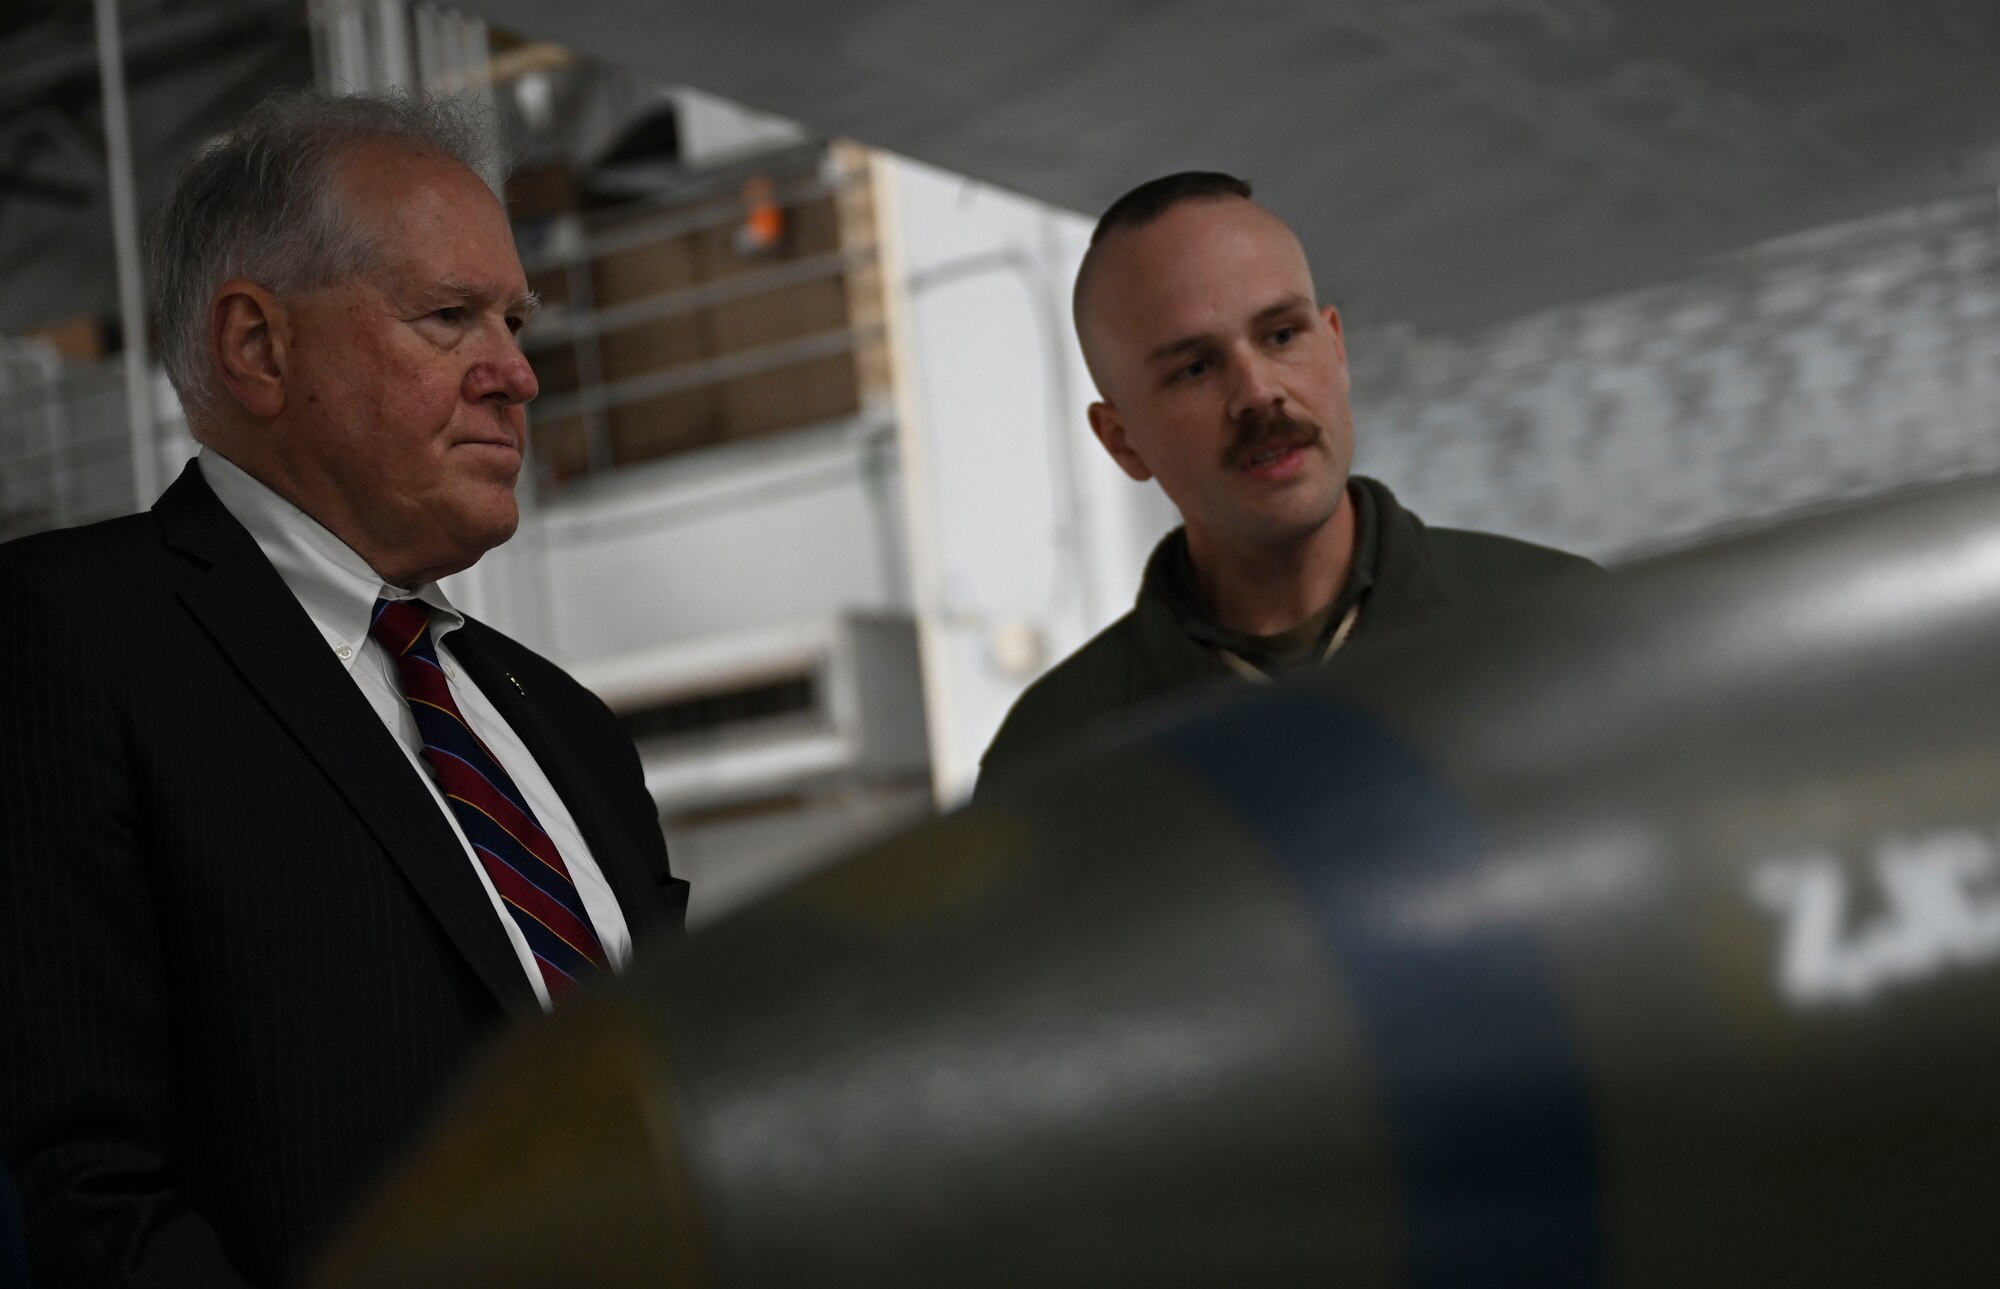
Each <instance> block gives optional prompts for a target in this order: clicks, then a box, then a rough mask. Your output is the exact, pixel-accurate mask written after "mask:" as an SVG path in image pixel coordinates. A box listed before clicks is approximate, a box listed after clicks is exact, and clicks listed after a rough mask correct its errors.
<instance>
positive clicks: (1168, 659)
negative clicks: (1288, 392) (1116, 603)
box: [1126, 475, 1445, 702]
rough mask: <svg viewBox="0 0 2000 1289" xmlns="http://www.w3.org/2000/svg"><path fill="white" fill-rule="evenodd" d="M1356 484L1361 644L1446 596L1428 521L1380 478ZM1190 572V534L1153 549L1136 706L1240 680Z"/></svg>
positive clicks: (1357, 633)
mask: <svg viewBox="0 0 2000 1289" xmlns="http://www.w3.org/2000/svg"><path fill="white" fill-rule="evenodd" d="M1349 486H1350V487H1351V488H1353V489H1354V490H1355V493H1356V497H1355V502H1356V518H1357V519H1359V520H1361V521H1362V522H1363V523H1364V524H1365V525H1366V526H1367V529H1366V531H1363V532H1360V533H1358V534H1357V539H1356V555H1357V558H1356V561H1355V569H1356V571H1357V572H1359V573H1360V574H1361V575H1362V576H1363V577H1365V578H1366V580H1367V585H1366V586H1365V587H1356V588H1353V589H1356V590H1358V591H1359V592H1360V593H1361V594H1363V595H1364V596H1365V599H1364V600H1363V604H1362V610H1361V614H1360V617H1359V618H1358V619H1357V621H1356V623H1355V627H1354V635H1353V638H1354V639H1371V638H1374V637H1377V636H1382V635H1388V634H1392V633H1393V632H1395V631H1397V630H1400V629H1401V628H1403V627H1405V626H1408V625H1410V624H1411V623H1413V622H1416V621H1420V620H1422V619H1423V618H1425V617H1428V616H1429V615H1430V614H1432V613H1434V612H1436V611H1437V610H1438V609H1440V608H1442V607H1443V606H1444V604H1445V598H1444V593H1443V590H1442V588H1441V587H1440V586H1439V584H1438V578H1437V572H1436V569H1435V568H1434V567H1433V565H1432V562H1431V555H1430V545H1429V543H1428V541H1427V540H1426V539H1425V537H1424V524H1423V521H1422V520H1420V519H1418V518H1417V517H1416V516H1415V515H1414V514H1411V513H1410V512H1409V511H1407V510H1405V509H1404V508H1403V506H1402V504H1401V503H1400V502H1398V501H1397V500H1396V496H1395V494H1394V493H1392V492H1390V491H1389V489H1388V488H1387V487H1386V486H1385V485H1383V484H1382V483H1380V482H1378V481H1377V480H1374V479H1369V478H1366V477H1364V476H1361V475H1355V476H1353V477H1352V478H1351V479H1350V480H1349ZM1371 553H1372V556H1373V558H1372V559H1369V558H1367V557H1368V556H1369V555H1370V554H1371ZM1186 566H1187V530H1186V529H1185V528H1176V529H1174V530H1173V531H1172V532H1170V533H1168V534H1167V535H1166V536H1165V537H1164V538H1162V539H1161V540H1160V543H1159V545H1157V546H1155V547H1154V548H1153V554H1152V556H1151V557H1150V558H1149V559H1148V560H1147V561H1146V573H1145V576H1144V578H1143V579H1142V580H1141V582H1140V585H1139V599H1138V602H1137V603H1136V604H1134V605H1133V608H1132V628H1133V631H1134V632H1135V633H1136V635H1137V644H1138V648H1137V649H1136V650H1135V651H1134V660H1133V665H1132V675H1131V689H1130V692H1129V693H1128V694H1127V696H1126V697H1127V699H1128V701H1132V702H1137V701H1139V700H1141V699H1143V698H1146V697H1148V696H1150V695H1153V694H1157V693H1162V692H1165V691H1167V690H1170V689H1179V688H1181V687H1183V686H1185V685H1188V684H1190V683H1201V682H1203V681H1210V680H1222V679H1225V678H1229V677H1232V676H1234V674H1235V673H1234V672H1232V671H1231V670H1230V668H1229V666H1228V665H1227V664H1226V663H1225V662H1223V660H1222V657H1221V654H1220V653H1219V652H1218V650H1217V647H1216V646H1217V644H1218V643H1219V642H1220V640H1219V636H1218V628H1217V627H1216V626H1215V624H1214V622H1213V621H1212V620H1210V619H1209V617H1208V615H1207V611H1206V609H1204V608H1203V607H1202V606H1201V605H1200V604H1199V603H1198V602H1196V601H1195V600H1194V599H1193V597H1192V594H1191V591H1190V590H1189V587H1188V584H1187V575H1186V572H1185V570H1186ZM1349 576H1350V578H1352V577H1354V576H1355V574H1354V573H1350V575H1349ZM1344 589H1346V588H1344Z"/></svg>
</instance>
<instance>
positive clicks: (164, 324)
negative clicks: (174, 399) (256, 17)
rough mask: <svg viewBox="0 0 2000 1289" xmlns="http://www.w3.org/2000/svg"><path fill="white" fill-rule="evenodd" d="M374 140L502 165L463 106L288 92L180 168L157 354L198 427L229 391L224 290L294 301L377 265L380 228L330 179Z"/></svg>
mask: <svg viewBox="0 0 2000 1289" xmlns="http://www.w3.org/2000/svg"><path fill="white" fill-rule="evenodd" d="M376 140H390V141H395V140H402V141H405V142H408V143H413V144H416V145H418V146H419V147H423V148H426V149H429V150H431V151H434V152H437V153H440V154H442V155H444V156H446V157H450V158H452V159H453V160H456V161H459V162H461V163H463V164H464V165H465V166H466V167H467V168H469V169H471V170H473V171H475V172H479V173H482V174H484V173H489V172H490V171H492V170H494V169H497V164H498V161H499V157H498V155H497V153H498V149H497V147H496V146H495V145H494V143H493V142H492V138H491V135H490V133H489V132H488V130H487V129H486V128H485V122H484V121H483V119H482V118H481V116H480V114H479V113H478V112H477V111H476V110H475V109H474V108H472V107H470V106H468V105H467V104H465V103H464V102H463V101H462V100H454V99H449V98H443V97H427V96H423V95H398V96H394V97H373V96H363V95H354V94H344V95H333V94H325V93H320V92H314V91H297V90H284V91H280V92H278V93H276V94H273V95H271V96H270V97H269V98H266V99H265V100H264V101H263V102H262V103H260V104H258V105H257V106H256V107H255V108H253V109H252V110H251V112H250V114H249V115H248V116H247V117H245V118H244V119H243V122H242V124H240V125H238V126H237V127H236V128H235V129H233V130H231V131H230V132H229V133H227V134H225V135H223V136H222V137H221V138H219V139H217V140H215V141H214V142H213V143H211V144H209V145H208V146H207V147H206V148H204V149H202V150H201V151H200V152H198V153H196V154H195V155H194V156H193V157H191V158H189V159H188V161H187V163H186V164H185V165H183V166H182V167H181V169H180V173H179V175H178V176H176V178H175V180H174V187H173V191H172V192H171V193H170V194H169V195H168V197H167V202H166V205H165V206H164V207H163V208H162V209H161V211H160V213H159V215H158V216H157V217H156V218H155V220H154V224H153V229H152V239H151V250H152V262H153V268H154V280H155V283H156V285H157V288H158V310H159V313H158V318H159V338H160V357H161V361H162V362H164V363H165V364H166V368H167V376H168V378H169V379H170V380H172V381H173V384H174V389H175V390H176V391H177V392H178V393H179V394H180V396H181V404H182V406H183V407H184V408H186V409H187V414H188V420H189V423H190V425H192V426H198V424H199V423H200V422H202V421H205V420H207V419H208V418H209V417H210V416H211V415H212V414H213V413H214V411H215V409H216V405H217V404H216V400H217V397H218V395H219V392H220V391H219V390H218V389H217V388H216V372H215V370H214V364H213V362H212V360H211V357H210V355H209V353H208V345H207V340H206V333H207V330H208V309H209V305H210V303H211V302H212V301H213V299H214V295H215V290H216V288H217V287H219V286H221V285H222V284H223V283H224V282H227V281H229V280H231V279H232V278H239V277H240V278H247V279H249V280H250V281H252V282H255V283H257V284H258V285H259V286H261V287H263V288H264V289H265V290H267V291H269V292H271V293H272V294H273V295H278V296H285V295H289V294H292V293H295V292H299V291H310V290H314V289H316V288H318V287H323V286H330V285H332V284H333V283H336V282H340V281H344V280H345V279H347V278H350V277H353V276H354V275H356V274H358V273H361V272H363V271H365V270H367V269H368V268H369V267H371V266H372V265H373V263H374V262H375V257H376V254H377V252H378V248H377V247H376V246H375V244H374V239H373V237H372V236H371V230H370V229H368V228H367V227H366V226H365V225H363V224H362V223H361V222H360V221H358V220H355V219H352V218H350V217H349V216H348V214H347V212H346V211H344V210H342V208H341V204H340V201H339V199H338V197H337V195H336V193H335V191H334V183H333V180H334V175H335V172H336V169H337V166H338V163H339V161H340V160H341V158H342V156H343V155H344V154H345V153H346V152H347V151H348V150H349V149H351V148H353V147H354V146H356V145H358V144H363V143H368V142H372V141H376Z"/></svg>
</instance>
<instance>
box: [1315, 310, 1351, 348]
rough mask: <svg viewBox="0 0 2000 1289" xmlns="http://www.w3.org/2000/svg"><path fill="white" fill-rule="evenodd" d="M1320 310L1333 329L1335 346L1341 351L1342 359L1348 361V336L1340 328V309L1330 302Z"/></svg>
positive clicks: (1327, 323)
mask: <svg viewBox="0 0 2000 1289" xmlns="http://www.w3.org/2000/svg"><path fill="white" fill-rule="evenodd" d="M1319 312H1320V316H1321V317H1323V318H1325V319H1326V325H1327V326H1329V327H1331V328H1332V329H1333V347H1334V348H1335V349H1336V350H1338V351H1339V352H1340V361H1342V362H1343V363H1344V362H1346V361H1347V337H1346V336H1345V335H1343V334H1342V333H1341V330H1340V310H1338V309H1336V308H1334V307H1333V306H1332V305H1330V304H1329V305H1327V306H1326V308H1324V309H1321V310H1320V311H1319Z"/></svg>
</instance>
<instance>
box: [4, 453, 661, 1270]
mask: <svg viewBox="0 0 2000 1289" xmlns="http://www.w3.org/2000/svg"><path fill="white" fill-rule="evenodd" d="M0 604H4V605H5V606H6V608H7V611H8V612H7V616H6V618H5V620H4V621H0V1051H4V1055H0V1077H3V1078H4V1082H0V1147H4V1150H5V1155H6V1159H7V1162H8V1165H9V1166H10V1167H11V1168H12V1169H13V1171H14V1176H15V1178H16V1181H17V1182H18V1184H19V1186H20V1189H21V1193H22V1198H23V1202H24V1208H25V1210H26V1214H27V1225H28V1232H29V1241H30V1248H31V1251H32V1253H33V1256H34V1260H35V1274H36V1277H37V1282H38V1283H39V1284H41V1285H43V1286H59V1285H67V1284H71V1283H83V1282H89V1283H115V1284H121V1285H135V1286H136V1285H146V1286H150V1285H169V1284H172V1285H189V1286H195V1285H199V1286H203V1287H204V1289H213V1287H215V1286H227V1285H235V1284H238V1283H249V1284H260V1285H261V1284H272V1283H276V1282H279V1281H282V1280H284V1279H286V1278H288V1277H289V1276H291V1275H292V1274H294V1273H295V1272H296V1271H297V1270H298V1269H299V1267H300V1264H301V1262H302V1261H303V1260H304V1259H306V1258H307V1257H309V1256H310V1254H311V1253H312V1252H313V1250H314V1247H315V1245H316V1244H317V1242H318V1241H319V1240H320V1239H321V1238H323V1237H324V1236H325V1235H327V1234H329V1230H328V1228H329V1226H330V1225H331V1224H332V1223H334V1222H336V1221H337V1220H338V1219H339V1218H340V1216H341V1215H342V1213H343V1211H344V1210H345V1208H346V1207H347V1206H348V1205H349V1204H350V1203H352V1202H354V1201H355V1200H356V1199H357V1198H358V1197H359V1193H360V1191H361V1190H362V1189H363V1188H364V1187H365V1186H366V1185H367V1184H368V1183H369V1182H370V1181H371V1180H372V1178H373V1177H374V1175H375V1174H377V1173H378V1172H379V1171H380V1170H382V1169H383V1168H384V1167H385V1166H386V1165H387V1164H389V1163H390V1162H391V1161H392V1159H393V1156H394V1153H395V1152H396V1150H397V1149H398V1148H399V1147H401V1146H403V1145H405V1144H406V1143H408V1142H409V1141H410V1140H411V1138H412V1136H413V1134H414V1133H415V1132H416V1131H417V1130H418V1129H419V1128H420V1126H421V1125H422V1123H423V1121H424V1119H425V1118H426V1116H427V1114H428V1113H429V1112H430V1111H431V1110H432V1109H433V1108H434V1107H435V1106H437V1105H438V1104H439V1102H440V1101H441V1099H442V1098H444V1097H445V1096H446V1095H447V1094H448V1093H449V1091H450V1085H451V1084H452V1082H453V1078H454V1076H455V1075H456V1074H457V1073H458V1072H459V1071H460V1070H461V1069H463V1068H464V1067H465V1066H466V1064H467V1062H468V1061H469V1060H470V1059H471V1058H472V1057H473V1056H474V1054H475V1053H476V1051H477V1050H478V1049H479V1048H480V1047H481V1045H482V1044H483V1043H484V1042H486V1041H487V1040H488V1039H489V1037H491V1036H492V1035H493V1033H494V1032H495V1030H496V1029H497V1028H498V1027H499V1026H500V1024H501V1022H502V1021H503V1020H504V1019H505V1018H506V1017H507V1016H509V1015H510V1014H523V1013H533V1012H535V1011H536V1010H537V1005H536V1002H535V998H534V993H533V990H532V988H531V987H530V985H529V984H528V981H527V978H526V976H525V975H524V973H523V971H522V968H521V965H520V961H519V959H518V958H516V957H515V955H514V952H513V950H512V949H511V948H510V947H509V944H508V941H507V937H506V933H505V932H504V930H503V929H502V928H501V926H500V923H499V920H498V917H497V915H496V914H495V913H494V911H493V907H492V905H491V903H490V902H489V901H488V899H487V897H486V895H485V894H484V892H483V891H482V890H481V888H480V886H479V882H478V879H477V877H476V876H475V875H474V873H473V871H472V868H471V864H470V861H469V860H467V859H466V857H465V854H464V852H463V850H462V849H461V848H460V846H459V844H458V842H457V840H456V839H455V838H454V836H453V834H452V832H451V829H450V827H449V826H448V825H447V823H446V822H445V819H444V816H443V814H442V813H441V812H440V811H439V810H438V808H437V806H436V804H435V803H434V802H433V800H432V798H431V796H430V794H429V793H428V792H427V791H426V790H425V788H424V786H423V784H422V783H421V782H420V781H419V780H418V778H417V776H416V775H414V774H413V773H412V772H411V769H410V766H409V764H408V762H407V761H406V760H405V759H404V756H403V754H402V753H401V752H400V751H399V750H398V749H397V747H396V745H395V741H394V739H393V738H392V736H391V735H390V734H389V732H388V731H387V730H386V729H384V728H383V725H382V723H381V721H380V720H379V719H377V717H376V716H375V714H374V712H373V711H372V710H371V709H370V708H369V706H368V704H367V701H366V699H364V698H363V697H362V695H361V694H360V692H359V690H358V689H357V688H356V686H355V684H354V682H353V681H352V679H351V678H349V677H348V676H347V675H346V673H345V672H344V671H342V669H341V668H340V666H339V665H338V664H337V663H336V662H335V660H334V658H333V657H332V655H331V652H330V651H329V650H328V649H327V647H326V644H325V642H324V641H323V640H322V638H321V637H320V635H319V633H318V631H317V630H316V629H315V628H314V627H313V625H312V623H311V621H310V619H308V618H307V616H306V614H305V611H304V610H303V609H301V608H300V607H299V605H298V602H297V601H296V600H295V599H293V597H292V595H291V593H290V592H289V591H288V590H287V589H286V587H285V585H284V583H283V582H282V581H281V580H280V579H279V577H278V575H277V572H276V571H275V570H274V569H273V568H272V567H271V565H270V562H269V561H268V560H266V559H265V558H264V556H263V553H262V552H261V551H260V550H259V549H258V548H257V545H256V543H255V542H254V541H253V540H252V539H251V537H250V535H249V534H248V533H247V532H246V531H245V530H244V529H243V527H242V525H240V524H239V523H237V522H236V520H235V519H234V518H233V517H231V516H230V514H229V513H228V512H227V511H226V510H224V509H223V507H222V505H221V503H220V502H218V501H217V500H216V498H215V494H214V493H213V492H211V491H210V490H209V488H208V485H207V484H206V483H205V482H204V481H203V480H202V478H201V474H200V471H199V469H198V468H197V467H195V466H192V465H191V466H189V467H188V469H187V471H186V472H185V473H184V474H182V476H181V477H180V479H179V481H178V482H176V483H175V484H174V485H173V487H172V488H171V489H169V490H168V492H167V493H166V495H165V496H163V497H162V498H161V499H160V501H159V503H158V504H157V505H156V506H154V508H153V510H152V512H151V513H149V514H144V515H134V516H130V517H127V518H124V519H117V520H112V521H110V522H107V523H102V524H95V525H91V526H89V527H85V528H78V529H71V530H67V531H63V532H55V533H46V534H41V535H38V536H35V537H30V538H27V539H24V540H22V541H18V542H13V543H10V544H8V545H6V546H0ZM451 647H452V650H453V651H454V652H455V653H456V654H457V656H458V657H459V659H460V660H461V661H462V663H463V664H464V667H465V669H466V671H467V672H469V673H470V674H471V675H472V676H473V678H474V679H475V680H476V681H477V683H478V685H479V687H480V689H481V690H483V691H484V692H485V693H486V694H487V695H489V696H490V697H491V698H492V699H493V701H494V703H495V705H496V706H497V707H498V708H499V709H500V711H501V712H502V713H503V714H504V715H505V716H506V718H507V720H508V722H509V723H510V724H511V725H512V726H513V727H514V729H515V730H516V731H518V732H519V733H520V735H521V738H522V740H523V742H525V743H526V744H527V746H528V747H529V748H530V749H531V750H532V751H533V753H534V755H535V758H536V760H537V761H538V762H539V763H540V764H541V766H542V768H543V769H544V770H545V771H546V772H547V774H548V777H549V780H550V782H551V783H552V784H554V786H555V788H556V790H557V791H558V792H559V793H560V794H561V795H562V797H563V800H564V802H565V803H566V804H567V805H568V807H569V809H570V811H571V813H572V814H573V815H574V816H575V818H576V822H577V824H578V826H579V827H580V828H581V830H582V832H583V835H584V836H585V838H586V839H587V840H588V841H589V844H590V847H591V851H592V853H593V855H594V856H595V857H596V859H597V861H598V863H599V864H600V865H601V866H602V868H603V870H604V874H605V877H606V878H607V879H608V881H609V883H610V885H611V888H612V890H613V891H614V892H615V893H616V894H617V897H618V901H619V904H620V905H621V906H622V908H623V909H624V912H625V916H626V919H627V920H628V922H629V923H630V925H631V929H632V933H633V937H634V940H635V942H643V941H644V940H645V938H646V937H648V936H649V935H657V934H659V933H662V932H666V931H670V930H676V929H678V927H679V924H680V920H681V914H682V911H683V910H684V908H685V906H686V887H685V884H684V883H681V882H678V881H676V880H674V879H673V878H671V877H670V876H669V874H668V871H667V855H666V847H665V844H664V842H663V841H662V840H661V836H660V829H659V821H658V817H657V815H656V813H655V811H654V807H653V803H652V801H651V800H650V798H649V797H648V796H647V793H646V791H645V787H644V784H643V782H642V779H641V775H640V769H639V762H638V758H637V756H636V754H635V753H634V752H633V749H632V745H631V742H630V741H629V740H628V739H627V738H626V737H625V735H624V733H623V732H622V730H621V729H620V728H619V726H618V725H617V723H616V722H615V721H614V720H613V718H612V716H611V713H610V712H609V711H608V710H606V708H605V707H604V705H603V704H602V703H601V702H599V701H598V700H597V699H596V698H595V697H593V696H592V695H591V694H589V693H588V692H587V691H585V690H584V689H583V688H582V687H581V686H579V685H577V684H576V682H574V681H573V680H571V679H570V678H569V677H568V676H567V675H565V674H564V673H563V672H562V671H561V670H560V669H558V668H557V667H555V666H554V665H552V664H551V663H549V662H547V661H546V660H544V659H542V658H540V657H538V656H536V655H535V654H533V653H531V652H530V651H528V650H527V649H524V648H522V647H521V646H520V645H518V644H516V643H514V642H513V641H511V640H509V639H507V638H506V637H504V636H502V635H500V634H499V633H498V632H495V631H492V630H490V629H488V628H486V627H484V626H481V625H479V624H477V623H473V622H468V623H466V625H465V626H464V627H463V628H461V629H460V630H459V631H458V632H456V633H454V634H453V635H452V637H451Z"/></svg>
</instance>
